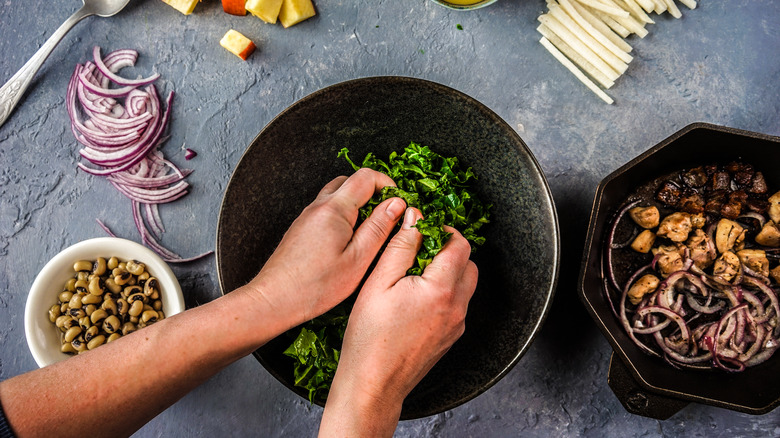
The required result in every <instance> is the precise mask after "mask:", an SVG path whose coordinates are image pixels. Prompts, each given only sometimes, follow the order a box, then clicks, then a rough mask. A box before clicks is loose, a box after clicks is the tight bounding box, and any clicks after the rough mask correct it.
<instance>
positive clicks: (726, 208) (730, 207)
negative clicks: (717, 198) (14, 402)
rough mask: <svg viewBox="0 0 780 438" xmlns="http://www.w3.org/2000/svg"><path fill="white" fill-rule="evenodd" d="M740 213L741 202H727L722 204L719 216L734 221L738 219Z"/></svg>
mask: <svg viewBox="0 0 780 438" xmlns="http://www.w3.org/2000/svg"><path fill="white" fill-rule="evenodd" d="M741 213H742V203H741V202H732V201H729V202H727V203H725V204H723V207H721V209H720V215H721V216H723V217H725V218H729V219H736V218H738V217H739V215H740V214H741Z"/></svg>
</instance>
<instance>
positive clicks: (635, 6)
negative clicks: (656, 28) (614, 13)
mask: <svg viewBox="0 0 780 438" xmlns="http://www.w3.org/2000/svg"><path fill="white" fill-rule="evenodd" d="M615 3H622V4H623V6H625V7H626V9H628V11H629V12H630V13H631V16H632V17H634V18H636V19H637V20H639V21H641V22H643V23H647V24H655V21H653V19H652V18H650V17H649V16H648V15H647V14H645V11H644V10H642V7H641V6H639V3H637V2H636V0H615Z"/></svg>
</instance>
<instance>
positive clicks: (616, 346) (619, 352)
mask: <svg viewBox="0 0 780 438" xmlns="http://www.w3.org/2000/svg"><path fill="white" fill-rule="evenodd" d="M699 129H706V130H710V131H717V132H721V133H726V134H735V135H740V136H744V137H751V138H755V139H759V140H767V141H772V142H780V137H778V136H773V135H769V134H762V133H758V132H753V131H746V130H742V129H737V128H731V127H727V126H722V125H715V124H711V123H705V122H695V123H691V124H689V125H687V126H685V127H683V128H682V129H680V130H678V131H677V132H675V133H673V134H672V135H670V136H669V137H667V138H666V139H664V140H662V141H661V142H659V143H658V144H656V145H655V146H653V147H651V148H650V149H648V150H646V151H645V152H643V153H641V154H639V155H638V156H636V157H635V158H633V159H631V160H630V161H628V162H627V163H626V164H624V165H622V166H620V167H619V168H617V169H616V170H614V171H612V172H611V173H609V175H607V176H606V177H604V179H602V180H601V181H600V182H599V184H598V186H597V188H596V193H595V195H594V197H593V204H592V205H591V212H590V217H589V220H588V233H587V236H586V238H585V247H584V249H583V256H582V259H581V260H580V274H579V278H578V281H577V289H578V290H577V292H578V295H579V296H580V300H581V301H582V303H583V305H584V306H585V308H586V310H587V311H588V313H589V314H590V316H591V318H592V319H593V321H594V322H595V323H596V325H597V326H598V328H599V330H600V331H601V333H602V334H603V335H604V337H605V338H606V339H607V341H608V342H609V344H610V346H611V347H612V348H613V350H614V352H615V355H616V356H617V357H618V358H620V360H621V361H622V362H623V363H624V364H625V366H626V368H627V369H628V370H629V371H630V373H631V375H632V377H633V378H634V380H636V382H637V383H638V384H639V385H640V386H641V387H643V388H644V389H646V390H649V391H651V392H654V393H657V394H663V395H667V396H670V397H674V398H678V399H682V400H688V401H693V402H699V403H703V404H708V405H712V406H718V407H723V408H727V409H731V410H734V411H738V412H745V413H749V414H753V415H760V414H765V413H767V412H770V411H772V410H773V409H774V408H776V407H777V406H780V397H777V398H776V399H775V401H774V402H772V403H770V404H769V405H767V406H765V407H761V408H753V407H749V406H743V405H739V404H735V403H729V402H724V401H722V400H719V399H716V398H710V397H704V396H700V395H697V394H690V393H685V392H680V391H675V390H671V389H667V388H662V387H659V386H656V385H652V384H651V383H649V382H648V381H647V380H645V378H644V377H643V376H642V375H641V373H640V372H639V370H638V369H637V367H636V366H635V365H634V364H633V363H632V362H631V359H630V358H629V355H628V354H627V353H626V352H625V350H624V349H623V348H622V346H621V344H620V343H619V342H618V340H617V339H616V338H615V336H614V335H613V333H612V331H611V330H610V329H608V328H607V326H606V324H605V322H604V320H603V319H602V318H601V317H599V315H598V313H597V312H596V309H595V308H596V306H597V305H598V303H596V304H594V302H592V301H591V300H589V299H588V295H587V293H586V286H585V277H586V274H587V271H588V261H589V260H590V252H591V251H590V250H591V246H592V245H593V244H594V239H595V238H596V237H597V236H596V235H595V234H596V232H595V220H596V219H597V215H598V210H599V206H600V205H601V203H602V202H603V200H602V197H603V194H604V188H605V186H606V185H607V184H609V183H610V182H612V180H613V179H615V178H617V177H618V176H620V175H622V174H624V173H626V172H627V171H629V170H630V169H631V168H633V167H634V166H636V165H637V164H639V163H640V162H642V161H644V160H645V159H646V158H648V157H649V156H651V155H654V154H655V153H656V152H658V151H659V150H661V149H665V148H666V147H667V146H669V144H671V143H673V142H674V141H676V140H678V139H679V138H680V137H682V136H684V135H686V134H688V133H690V132H693V131H695V130H699Z"/></svg>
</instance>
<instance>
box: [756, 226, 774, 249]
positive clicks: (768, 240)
mask: <svg viewBox="0 0 780 438" xmlns="http://www.w3.org/2000/svg"><path fill="white" fill-rule="evenodd" d="M756 243H757V244H759V245H764V246H768V247H771V248H777V247H778V246H780V227H778V225H777V224H776V223H774V222H767V223H765V224H764V226H763V227H762V228H761V231H760V232H759V233H758V235H757V236H756Z"/></svg>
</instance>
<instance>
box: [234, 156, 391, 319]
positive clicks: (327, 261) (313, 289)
mask: <svg viewBox="0 0 780 438" xmlns="http://www.w3.org/2000/svg"><path fill="white" fill-rule="evenodd" d="M386 186H395V183H394V182H393V180H392V179H390V177H388V176H387V175H384V174H382V173H379V172H376V171H374V170H370V169H360V170H358V171H357V172H355V173H354V174H353V175H352V176H350V177H349V178H347V177H345V176H340V177H338V178H336V179H334V180H333V181H331V182H330V183H328V184H327V185H326V186H325V187H324V188H323V189H322V190H321V191H320V193H319V195H317V198H316V199H315V200H314V202H312V203H311V204H310V205H309V206H308V207H306V209H304V210H303V212H302V213H301V215H300V216H299V217H298V218H297V219H296V220H295V221H294V222H293V224H292V225H291V226H290V229H289V230H288V231H287V233H285V235H284V237H283V238H282V241H281V243H280V244H279V246H278V247H277V248H276V250H275V251H274V253H273V255H272V256H271V257H270V259H269V260H268V262H266V264H265V266H263V268H262V270H261V271H260V273H259V274H258V275H257V277H256V278H255V279H253V280H252V281H251V282H250V283H249V285H248V293H250V294H252V295H253V296H254V297H255V298H256V299H257V300H259V301H261V305H262V306H269V307H270V308H272V309H274V311H275V312H278V314H281V315H289V317H288V318H282V319H285V322H286V324H285V327H283V328H282V329H286V328H290V327H294V326H296V325H298V324H300V323H303V322H305V321H308V320H311V319H312V318H314V317H316V316H319V315H321V314H322V313H324V312H326V311H328V310H330V309H331V308H333V307H334V306H335V305H336V304H338V303H340V302H341V301H343V300H344V299H345V298H346V297H348V296H349V295H350V294H351V293H352V292H354V290H355V289H356V288H357V286H358V284H359V283H360V280H361V279H362V278H363V276H364V275H365V273H366V271H367V270H368V267H369V266H370V264H371V262H372V261H373V260H374V258H375V257H376V255H377V253H378V252H379V250H380V248H381V247H382V245H383V244H384V242H385V241H386V240H387V237H388V236H389V235H390V233H391V231H392V230H393V227H395V225H396V224H397V223H398V220H399V219H400V217H401V215H402V213H403V211H404V208H405V203H404V201H403V200H401V199H400V198H392V199H388V200H387V201H385V202H383V203H381V204H380V205H378V206H377V207H375V208H374V210H373V212H372V213H371V216H370V217H369V218H368V219H366V220H365V221H364V222H363V223H362V224H361V225H360V226H359V227H358V228H357V230H355V223H356V221H357V218H358V209H359V208H360V207H362V206H363V205H364V204H365V203H366V202H368V200H369V199H370V198H371V196H373V195H374V193H375V192H376V191H379V190H381V189H382V188H383V187H386ZM277 316H278V315H277Z"/></svg>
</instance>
